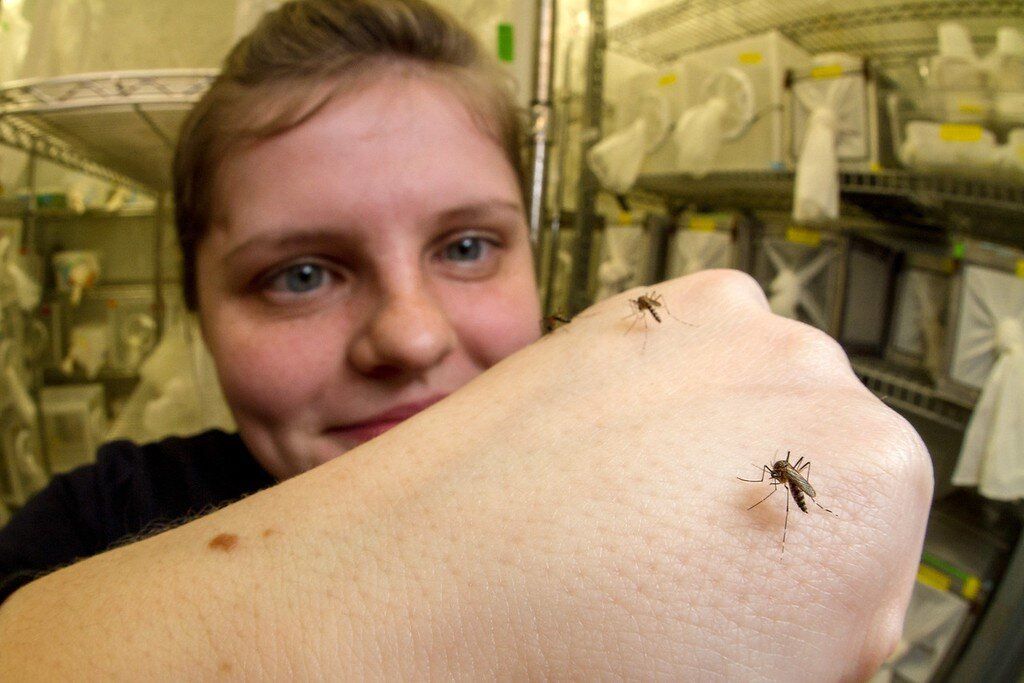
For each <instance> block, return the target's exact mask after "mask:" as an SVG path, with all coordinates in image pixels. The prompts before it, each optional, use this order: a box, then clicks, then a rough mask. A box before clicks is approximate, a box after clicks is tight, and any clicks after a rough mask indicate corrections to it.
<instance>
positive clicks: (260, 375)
mask: <svg viewBox="0 0 1024 683" xmlns="http://www.w3.org/2000/svg"><path fill="white" fill-rule="evenodd" d="M211 331H212V336H213V338H214V339H215V340H216V341H215V343H214V346H215V348H213V349H212V351H213V353H214V359H215V361H216V365H217V370H218V375H219V377H220V381H221V386H222V388H223V391H224V395H225V398H227V400H228V403H229V404H230V405H231V406H232V407H233V408H234V410H235V411H236V412H239V413H244V416H245V417H255V418H258V419H260V420H263V421H268V422H278V421H281V420H283V419H286V418H288V417H289V416H291V415H293V414H295V413H298V412H301V411H302V410H303V409H305V408H306V407H308V406H309V405H310V404H311V403H313V402H314V401H315V399H316V398H317V397H318V396H320V395H321V394H322V384H323V381H324V379H325V378H328V377H332V376H334V373H335V372H336V371H337V370H336V368H335V367H334V366H333V364H332V362H331V359H332V357H333V358H334V359H335V360H336V359H337V357H338V354H337V353H334V354H333V356H332V354H331V350H330V348H328V347H329V342H328V341H327V340H329V339H331V337H330V336H328V335H318V334H315V331H314V330H311V329H309V326H308V325H307V326H305V327H304V329H295V326H275V325H273V324H267V323H264V324H262V325H254V326H250V325H245V324H236V325H222V326H220V327H218V328H214V329H213V330H211ZM239 417H243V415H240V416H239Z"/></svg>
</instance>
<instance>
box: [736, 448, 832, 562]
mask: <svg viewBox="0 0 1024 683" xmlns="http://www.w3.org/2000/svg"><path fill="white" fill-rule="evenodd" d="M789 454H790V451H786V459H785V460H776V461H775V464H774V465H772V466H771V467H769V466H768V465H764V466H763V467H762V468H761V478H760V479H744V478H743V477H736V478H737V479H739V480H740V481H749V482H753V483H755V484H759V483H761V482H763V481H764V475H766V474H767V475H768V476H769V477H770V478H771V481H769V482H768V483H769V484H771V485H772V486H773V487H774V488H773V489H772V492H771V493H769V494H768V495H767V496H765V497H764V498H762V499H761V500H759V501H757V502H756V503H754V504H753V505H751V506H750V507H748V508H747V509H748V510H753V509H754V508H756V507H757V506H758V505H760V504H761V503H763V502H765V501H766V500H768V499H769V498H771V496H772V494H773V493H775V492H776V491H778V490H779V486H784V487H786V488H787V489H789V492H790V493H791V494H792V496H793V500H795V501H796V504H797V507H799V508H800V509H801V510H803V511H804V512H805V513H806V512H807V500H806V499H805V498H804V496H806V497H807V498H810V499H811V501H813V502H814V504H815V505H817V506H818V507H820V508H821V509H822V510H824V511H825V512H827V513H829V514H830V515H833V516H835V517H838V516H839V515H837V514H836V513H834V512H832V511H831V510H829V509H828V508H827V507H825V506H823V505H822V504H821V503H819V502H818V501H816V500H814V499H815V497H816V496H817V493H815V491H814V487H813V486H811V482H810V481H808V479H809V478H810V476H811V462H810V461H809V460H808V461H807V462H804V458H803V456H800V459H799V460H797V461H796V462H795V463H792V464H791V463H790V462H789ZM801 463H803V464H802V465H801ZM805 470H806V472H807V474H804V471H805ZM788 530H789V496H786V521H785V522H784V523H783V526H782V552H783V553H785V552H786V532H787V531H788Z"/></svg>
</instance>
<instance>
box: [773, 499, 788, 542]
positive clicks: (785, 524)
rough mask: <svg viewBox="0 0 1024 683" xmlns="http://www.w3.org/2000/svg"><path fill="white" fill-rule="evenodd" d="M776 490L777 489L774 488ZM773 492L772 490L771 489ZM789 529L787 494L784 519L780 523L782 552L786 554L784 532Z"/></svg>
mask: <svg viewBox="0 0 1024 683" xmlns="http://www.w3.org/2000/svg"><path fill="white" fill-rule="evenodd" d="M775 490H776V491H778V489H775ZM773 493H774V491H773ZM788 531H789V496H786V521H784V522H783V523H782V554H783V555H785V554H786V533H787V532H788Z"/></svg>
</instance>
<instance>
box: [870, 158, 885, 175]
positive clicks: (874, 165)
mask: <svg viewBox="0 0 1024 683" xmlns="http://www.w3.org/2000/svg"><path fill="white" fill-rule="evenodd" d="M882 171H883V169H882V165H881V164H880V163H878V162H877V161H872V162H871V172H872V173H881V172H882Z"/></svg>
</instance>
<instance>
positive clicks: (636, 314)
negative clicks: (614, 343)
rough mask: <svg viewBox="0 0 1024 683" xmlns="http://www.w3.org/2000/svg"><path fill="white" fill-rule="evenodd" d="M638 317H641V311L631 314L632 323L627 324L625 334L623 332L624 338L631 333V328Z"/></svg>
mask: <svg viewBox="0 0 1024 683" xmlns="http://www.w3.org/2000/svg"><path fill="white" fill-rule="evenodd" d="M638 315H643V311H640V312H638V313H634V314H633V322H631V323H630V324H629V329H627V330H626V332H625V334H624V335H623V336H625V335H626V334H629V333H630V332H632V331H633V327H634V326H635V325H636V319H637V316H638Z"/></svg>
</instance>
